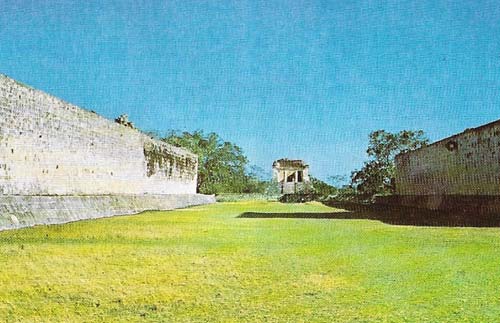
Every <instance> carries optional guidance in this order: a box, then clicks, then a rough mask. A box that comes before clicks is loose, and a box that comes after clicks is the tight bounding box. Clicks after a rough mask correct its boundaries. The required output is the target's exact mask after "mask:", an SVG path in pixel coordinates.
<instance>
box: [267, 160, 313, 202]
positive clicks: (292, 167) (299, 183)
mask: <svg viewBox="0 0 500 323" xmlns="http://www.w3.org/2000/svg"><path fill="white" fill-rule="evenodd" d="M273 181H275V182H277V183H278V184H279V188H280V192H281V193H282V194H290V193H307V192H309V191H310V190H311V188H312V186H311V179H310V178H309V165H306V164H305V163H304V161H303V160H291V159H286V158H284V159H278V160H276V161H274V162H273Z"/></svg>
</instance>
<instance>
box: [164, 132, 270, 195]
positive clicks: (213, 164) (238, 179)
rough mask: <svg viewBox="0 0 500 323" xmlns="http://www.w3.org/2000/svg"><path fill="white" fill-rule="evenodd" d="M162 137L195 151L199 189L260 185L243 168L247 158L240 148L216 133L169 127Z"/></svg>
mask: <svg viewBox="0 0 500 323" xmlns="http://www.w3.org/2000/svg"><path fill="white" fill-rule="evenodd" d="M162 140H163V141H165V142H167V143H169V144H171V145H174V146H177V147H183V148H187V149H188V150H190V151H192V152H193V153H195V154H196V155H198V192H200V193H204V194H218V193H247V192H249V191H251V190H253V189H260V186H259V185H258V183H257V181H258V179H256V178H254V177H253V176H250V175H248V174H247V172H246V168H247V165H248V159H247V157H246V156H245V155H244V154H243V151H242V149H241V148H240V147H238V146H237V145H235V144H233V143H231V142H228V141H223V140H222V139H221V138H220V137H219V135H217V134H216V133H209V134H204V133H203V131H195V132H193V133H190V132H182V133H180V132H175V131H172V132H170V133H169V134H168V135H167V137H166V138H163V139H162ZM262 190H263V189H262Z"/></svg>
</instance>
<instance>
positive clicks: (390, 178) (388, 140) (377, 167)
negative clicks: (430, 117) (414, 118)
mask: <svg viewBox="0 0 500 323" xmlns="http://www.w3.org/2000/svg"><path fill="white" fill-rule="evenodd" d="M369 138H370V141H369V144H368V149H367V151H366V152H367V154H368V157H369V160H368V161H366V162H365V164H364V165H363V167H362V168H361V169H360V170H356V171H354V172H352V174H351V184H352V186H353V187H355V188H356V189H357V191H358V192H359V193H360V194H361V195H364V196H366V197H368V196H373V195H375V194H391V193H394V184H393V183H394V174H395V164H394V158H395V157H396V155H398V154H400V153H405V152H408V151H410V150H415V149H418V148H421V147H424V146H426V145H427V144H428V143H429V139H428V138H427V137H426V136H425V134H424V132H423V131H422V130H418V131H411V130H403V131H400V132H398V133H390V132H387V131H385V130H377V131H373V132H372V133H370V136H369Z"/></svg>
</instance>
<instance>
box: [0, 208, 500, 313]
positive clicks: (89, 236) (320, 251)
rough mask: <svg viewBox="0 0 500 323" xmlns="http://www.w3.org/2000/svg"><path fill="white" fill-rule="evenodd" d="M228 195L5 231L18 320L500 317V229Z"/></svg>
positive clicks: (4, 295)
mask: <svg viewBox="0 0 500 323" xmlns="http://www.w3.org/2000/svg"><path fill="white" fill-rule="evenodd" d="M331 210H332V209H330V208H328V207H326V206H323V205H321V204H317V203H310V204H304V205H296V204H291V205H290V204H289V205H285V204H280V203H277V202H264V201H254V202H235V203H219V204H216V205H210V206H201V207H195V208H191V209H184V210H178V211H172V212H147V213H143V214H140V215H134V216H123V217H115V218H108V219H101V220H94V221H83V222H76V223H71V224H65V225H54V226H47V227H44V226H41V227H35V228H28V229H23V230H18V231H7V232H0V263H1V269H0V320H2V321H5V322H16V321H22V322H101V321H106V322H141V321H149V322H495V321H498V319H499V318H500V292H499V286H500V229H475V228H439V227H437V228H436V227H434V228H426V227H409V226H391V225H387V224H383V223H381V222H377V221H368V220H328V219H245V218H237V216H238V215H239V214H241V213H242V212H245V211H257V212H325V211H331Z"/></svg>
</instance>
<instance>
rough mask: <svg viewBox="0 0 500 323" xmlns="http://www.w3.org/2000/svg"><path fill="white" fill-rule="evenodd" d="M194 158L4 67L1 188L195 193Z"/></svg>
mask: <svg viewBox="0 0 500 323" xmlns="http://www.w3.org/2000/svg"><path fill="white" fill-rule="evenodd" d="M196 170H197V158H196V156H195V155H193V154H192V153H190V152H188V151H186V150H183V149H180V148H177V147H173V146H170V145H167V144H165V143H163V142H160V141H157V140H153V139H151V138H149V137H148V136H146V135H145V134H143V133H141V132H140V131H137V130H134V129H131V128H128V127H125V126H123V125H120V124H117V123H115V122H113V121H110V120H107V119H105V118H103V117H100V116H99V115H97V114H95V113H93V112H91V111H87V110H84V109H81V108H79V107H77V106H74V105H72V104H69V103H67V102H64V101H62V100H60V99H58V98H56V97H53V96H51V95H48V94H46V93H44V92H41V91H38V90H35V89H32V88H30V87H28V86H25V85H22V84H20V83H18V82H16V81H14V80H13V79H10V78H8V77H6V76H3V75H0V195H102V194H194V193H196V176H197V172H196Z"/></svg>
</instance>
